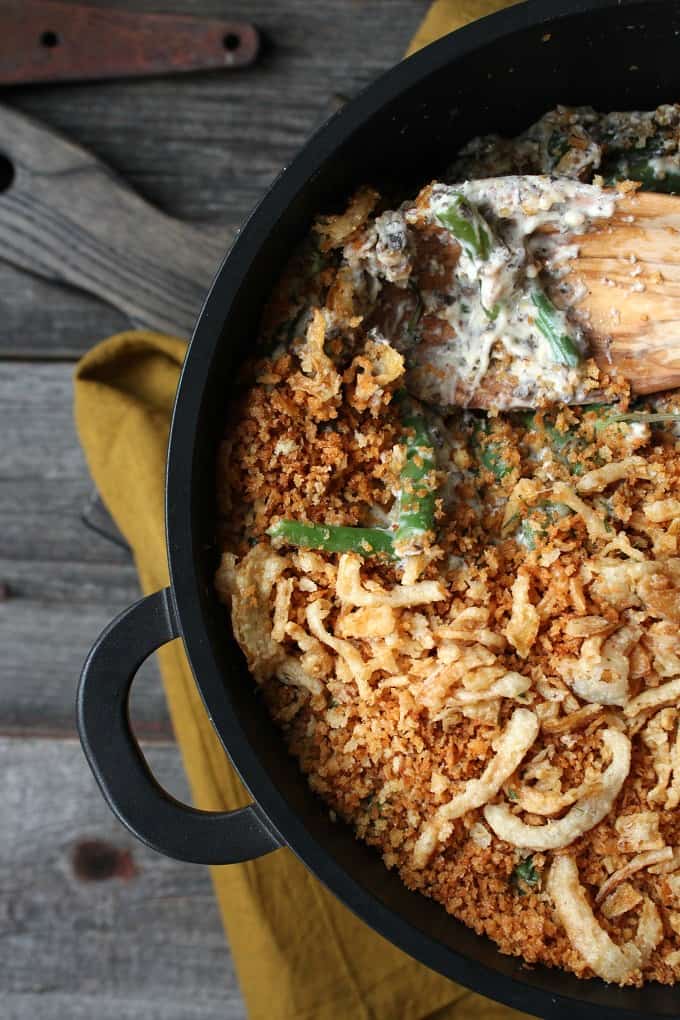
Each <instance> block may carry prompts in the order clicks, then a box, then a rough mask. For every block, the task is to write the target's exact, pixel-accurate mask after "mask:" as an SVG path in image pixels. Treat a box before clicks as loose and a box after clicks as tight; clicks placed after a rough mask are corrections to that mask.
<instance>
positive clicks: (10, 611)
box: [0, 362, 171, 738]
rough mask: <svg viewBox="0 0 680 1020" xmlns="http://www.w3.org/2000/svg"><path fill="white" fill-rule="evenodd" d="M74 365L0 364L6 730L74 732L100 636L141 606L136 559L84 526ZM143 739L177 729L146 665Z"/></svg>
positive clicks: (140, 700) (2, 720)
mask: <svg viewBox="0 0 680 1020" xmlns="http://www.w3.org/2000/svg"><path fill="white" fill-rule="evenodd" d="M71 376H72V366H71V365H69V364H60V363H53V364H38V363H35V364H27V363H21V362H17V363H7V362H5V363H2V364H0V406H1V407H2V408H3V442H2V444H0V525H1V526H0V583H2V584H4V585H5V586H6V589H7V594H8V597H7V599H6V601H4V602H3V603H2V606H1V607H0V646H1V647H2V655H1V656H0V730H1V731H4V732H5V733H7V732H12V733H31V732H39V733H46V732H47V733H66V734H72V733H73V732H74V719H73V703H74V697H75V687H76V683H77V679H78V675H79V673H80V669H81V667H82V664H83V661H84V659H85V656H86V654H87V651H88V649H89V648H90V646H91V644H92V642H93V641H94V639H95V638H96V637H97V635H98V634H99V632H100V631H101V630H102V629H103V628H104V627H105V626H106V624H108V623H109V621H110V620H112V619H113V617H114V616H116V614H117V613H119V612H120V611H121V610H122V609H124V608H125V607H126V606H127V605H129V604H130V603H131V602H134V601H135V600H136V599H137V598H139V594H140V593H139V588H138V584H137V577H136V573H135V570H134V567H133V566H132V564H131V562H130V555H129V553H128V552H127V551H126V550H124V549H121V548H120V547H119V546H116V545H114V544H113V543H111V542H109V541H108V540H106V539H105V538H103V537H101V536H99V535H97V534H95V533H94V532H92V531H91V530H89V529H88V528H86V527H85V525H84V524H83V522H82V519H81V515H82V513H83V511H84V509H85V507H86V504H87V503H88V502H89V500H90V497H91V494H92V482H91V481H90V478H89V476H88V473H87V467H86V465H85V461H84V459H83V456H82V453H81V451H80V449H79V447H78V441H77V439H76V435H75V430H74V427H73V421H72V412H71V400H72V392H71V387H72V383H71ZM132 703H133V718H134V719H135V724H136V726H137V728H138V731H139V732H140V733H141V734H145V735H147V736H149V737H156V738H159V737H163V736H165V737H167V736H168V735H169V734H170V732H171V729H170V722H169V719H168V715H167V710H166V707H165V701H164V698H163V692H162V689H161V684H160V679H159V676H158V672H157V670H156V668H155V665H154V664H153V662H150V663H149V664H148V665H147V666H145V667H144V669H143V670H142V671H141V672H140V675H139V677H138V679H137V681H136V683H135V685H134V687H133V699H132Z"/></svg>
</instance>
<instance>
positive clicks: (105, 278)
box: [0, 104, 228, 336]
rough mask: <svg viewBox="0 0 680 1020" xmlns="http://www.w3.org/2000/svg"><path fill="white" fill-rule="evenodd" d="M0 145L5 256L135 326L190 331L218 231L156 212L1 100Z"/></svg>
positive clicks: (90, 158)
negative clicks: (7, 180) (8, 174)
mask: <svg viewBox="0 0 680 1020" xmlns="http://www.w3.org/2000/svg"><path fill="white" fill-rule="evenodd" d="M0 146H1V147H2V151H3V154H4V156H5V157H6V158H7V159H9V160H10V161H11V162H12V163H13V164H14V166H16V167H17V168H18V172H17V173H16V174H15V176H14V179H13V181H12V182H11V184H10V185H9V187H8V188H6V189H5V191H4V192H2V193H1V194H0V251H2V252H3V253H4V257H5V259H6V260H7V261H8V262H11V264H12V265H14V266H18V267H19V268H21V269H25V270H27V271H30V272H34V273H35V274H36V275H39V276H42V277H44V278H45V279H48V280H56V281H58V282H60V283H66V284H69V285H72V286H76V287H81V288H82V289H83V290H86V291H87V292H88V293H91V294H95V295H96V296H97V297H99V298H101V299H102V300H103V301H105V302H106V303H107V304H110V305H113V306H114V307H115V308H118V309H119V310H120V311H121V312H123V314H124V315H126V316H127V317H128V318H129V320H130V322H131V323H132V324H133V325H134V326H138V327H140V328H146V329H155V330H159V331H160V332H164V333H173V334H179V335H184V336H188V335H189V334H190V333H191V330H192V329H193V326H194V322H195V321H196V316H197V314H198V311H199V309H200V307H201V303H202V301H203V298H204V296H205V290H206V281H207V280H210V279H211V277H212V276H213V275H214V274H215V272H216V270H217V267H218V266H219V264H220V261H221V259H222V255H223V253H224V251H225V249H226V246H227V243H228V238H227V237H225V236H222V235H221V234H219V233H217V234H215V233H214V232H213V231H207V230H206V229H205V228H204V229H203V230H198V229H196V228H194V227H192V226H190V225H188V224H186V223H182V222H181V221H179V220H177V219H174V218H173V217H171V216H166V215H164V214H163V213H160V212H159V211H158V210H157V209H155V208H154V207H153V206H152V205H150V204H149V203H148V202H145V201H144V200H143V199H142V198H140V196H139V195H137V194H136V193H135V192H134V191H132V190H131V189H130V188H128V186H127V185H126V184H125V183H124V182H123V181H122V179H121V178H119V177H116V176H114V175H113V174H112V173H111V171H110V169H109V168H108V167H106V166H104V165H103V164H102V163H101V162H100V161H99V160H98V159H97V158H96V157H95V156H94V155H93V154H92V153H91V152H88V151H87V150H85V149H82V148H81V147H80V146H78V145H75V144H74V143H73V142H72V141H70V140H68V139H66V138H64V137H63V136H62V135H61V134H59V133H57V132H55V131H51V130H50V129H48V128H47V127H46V126H45V124H44V123H43V122H41V121H38V120H35V119H34V118H33V117H27V116H26V115H25V114H23V113H18V112H17V111H16V110H13V109H12V108H11V107H9V106H7V105H5V104H0Z"/></svg>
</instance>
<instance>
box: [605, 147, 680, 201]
mask: <svg viewBox="0 0 680 1020" xmlns="http://www.w3.org/2000/svg"><path fill="white" fill-rule="evenodd" d="M653 159H654V157H651V158H647V157H645V156H641V157H640V156H638V157H637V158H635V157H634V158H633V159H629V158H628V157H627V156H622V157H620V158H619V159H617V160H616V161H615V162H613V163H612V164H610V165H609V167H608V168H606V170H605V176H606V179H607V180H606V183H607V184H608V185H612V184H616V182H617V181H639V182H640V184H641V185H642V190H643V191H659V192H662V193H664V194H667V195H676V194H677V193H678V192H680V172H673V171H671V172H670V173H668V172H667V171H666V172H663V173H658V172H657V171H656V170H655V168H654V165H653V162H652V160H653Z"/></svg>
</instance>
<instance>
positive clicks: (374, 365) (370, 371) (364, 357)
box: [343, 340, 404, 413]
mask: <svg viewBox="0 0 680 1020" xmlns="http://www.w3.org/2000/svg"><path fill="white" fill-rule="evenodd" d="M403 374H404V359H403V357H402V356H401V354H400V353H399V351H395V349H394V348H393V347H391V346H390V344H389V343H388V342H387V341H386V340H367V341H366V344H365V346H364V351H363V354H357V355H356V357H355V358H353V360H352V363H351V365H350V367H349V368H348V369H347V371H346V372H345V374H344V376H343V382H345V383H348V384H351V383H354V389H353V391H352V392H351V394H350V396H349V401H350V403H351V404H352V406H353V407H356V409H357V410H358V411H365V410H366V408H367V407H369V405H372V406H373V407H374V408H375V410H376V413H377V410H378V409H379V407H380V404H379V398H380V397H381V396H382V394H383V391H384V389H385V387H386V386H389V384H390V383H393V382H395V381H396V380H397V379H399V378H400V376H402V375H403Z"/></svg>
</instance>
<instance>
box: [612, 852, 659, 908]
mask: <svg viewBox="0 0 680 1020" xmlns="http://www.w3.org/2000/svg"><path fill="white" fill-rule="evenodd" d="M671 860H673V848H672V847H670V846H665V847H662V849H661V850H645V852H644V853H642V854H636V855H635V857H633V858H632V859H631V860H630V861H628V863H627V864H624V865H623V867H622V868H617V869H616V871H613V872H612V874H611V875H610V876H609V877H608V878H606V879H605V880H604V882H603V883H602V885H601V886H600V888H599V889H598V890H597V896H596V897H595V903H602V900H604V899H606V898H607V896H609V893H610V892H612V890H614V889H616V887H617V885H620V884H621V882H626V881H627V880H628V879H629V878H630V877H631V875H634V874H635V872H636V871H642V870H643V868H648V867H649V865H650V864H665V863H666V861H671Z"/></svg>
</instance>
